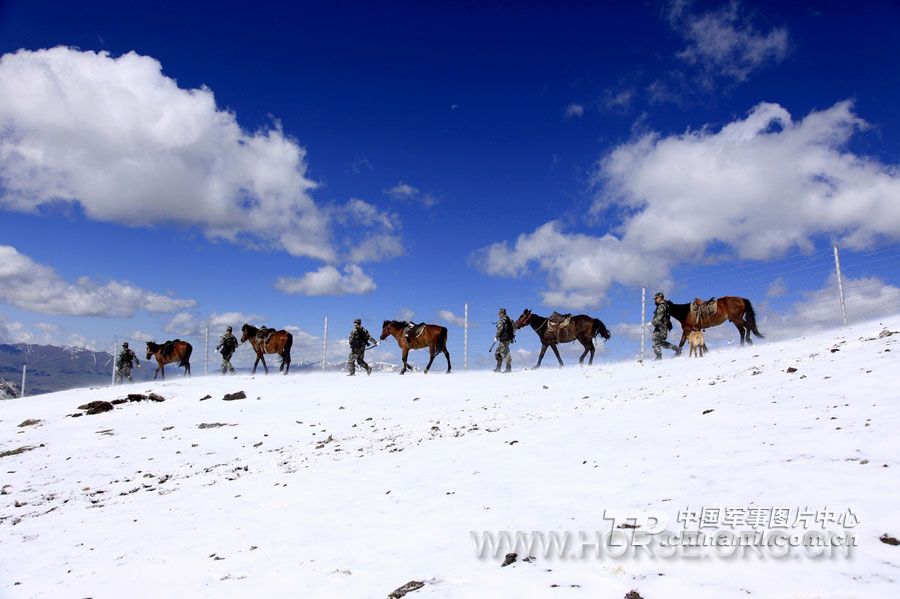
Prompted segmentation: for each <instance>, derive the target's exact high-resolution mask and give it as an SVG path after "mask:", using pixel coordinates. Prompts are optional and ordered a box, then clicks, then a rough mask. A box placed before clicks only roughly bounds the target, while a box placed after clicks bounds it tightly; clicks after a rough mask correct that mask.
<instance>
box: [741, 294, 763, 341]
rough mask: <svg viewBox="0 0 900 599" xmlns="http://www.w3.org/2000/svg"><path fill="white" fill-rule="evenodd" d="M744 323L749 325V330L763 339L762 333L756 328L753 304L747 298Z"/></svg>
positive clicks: (745, 300)
mask: <svg viewBox="0 0 900 599" xmlns="http://www.w3.org/2000/svg"><path fill="white" fill-rule="evenodd" d="M744 322H746V323H747V328H748V329H750V332H751V333H753V334H754V335H756V336H757V337H759V338H760V339H763V335H762V333H760V332H759V330H758V329H757V328H756V312H754V311H753V304H751V303H750V300H748V299H746V298H745V299H744Z"/></svg>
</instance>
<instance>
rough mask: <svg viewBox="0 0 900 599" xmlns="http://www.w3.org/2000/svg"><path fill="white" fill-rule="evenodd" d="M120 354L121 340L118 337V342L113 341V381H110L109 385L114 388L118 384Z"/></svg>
mask: <svg viewBox="0 0 900 599" xmlns="http://www.w3.org/2000/svg"><path fill="white" fill-rule="evenodd" d="M118 353H119V338H118V337H116V340H115V341H113V355H112V380H110V382H109V385H110V387H112V386H113V385H115V384H116V355H117V354H118Z"/></svg>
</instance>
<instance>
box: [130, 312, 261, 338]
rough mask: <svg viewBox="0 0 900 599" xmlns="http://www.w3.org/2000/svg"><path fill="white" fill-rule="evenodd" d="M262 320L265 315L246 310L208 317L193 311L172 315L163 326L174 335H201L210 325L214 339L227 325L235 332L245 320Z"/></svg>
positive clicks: (213, 313)
mask: <svg viewBox="0 0 900 599" xmlns="http://www.w3.org/2000/svg"><path fill="white" fill-rule="evenodd" d="M262 320H263V317H262V316H260V315H258V314H247V313H244V312H222V313H217V312H212V313H210V314H209V316H206V317H203V316H201V315H200V314H196V313H191V312H179V313H178V314H175V315H174V316H172V318H171V319H170V320H169V322H167V323H166V325H165V326H164V327H163V330H164V331H165V332H166V333H169V334H172V335H180V336H183V337H200V336H205V335H206V327H207V325H209V335H210V339H212V338H213V337H216V338H218V337H217V336H219V335H222V334H223V333H224V332H225V327H229V326H230V327H233V328H234V331H235V333H237V332H238V331H239V330H240V328H241V326H242V325H243V324H244V323H245V322H246V323H250V324H254V323H255V324H257V325H259V324H260V323H261V322H262ZM154 339H155V338H154V337H151V338H150V339H149V340H150V341H152V340H154ZM145 341H146V340H145Z"/></svg>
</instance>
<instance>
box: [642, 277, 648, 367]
mask: <svg viewBox="0 0 900 599" xmlns="http://www.w3.org/2000/svg"><path fill="white" fill-rule="evenodd" d="M646 335H647V288H646V287H641V363H642V364H643V363H644V347H645V345H644V344H645V341H644V338H645V337H646Z"/></svg>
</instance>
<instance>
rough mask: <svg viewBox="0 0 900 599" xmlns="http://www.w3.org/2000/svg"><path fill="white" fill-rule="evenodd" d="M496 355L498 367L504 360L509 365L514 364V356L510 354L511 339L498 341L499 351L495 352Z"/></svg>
mask: <svg viewBox="0 0 900 599" xmlns="http://www.w3.org/2000/svg"><path fill="white" fill-rule="evenodd" d="M494 357H495V358H497V368H500V365H501V364H502V363H503V362H504V361H505V362H506V365H507V366H508V367H511V366H512V357H511V356H510V355H509V341H498V342H497V351H495V352H494Z"/></svg>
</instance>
